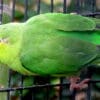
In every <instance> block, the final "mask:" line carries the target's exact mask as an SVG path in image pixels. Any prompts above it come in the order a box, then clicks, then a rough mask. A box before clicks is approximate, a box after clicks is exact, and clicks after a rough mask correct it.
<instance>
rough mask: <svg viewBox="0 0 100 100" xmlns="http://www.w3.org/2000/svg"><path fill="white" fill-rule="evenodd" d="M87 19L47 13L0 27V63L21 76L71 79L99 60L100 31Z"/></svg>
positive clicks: (78, 16)
mask: <svg viewBox="0 0 100 100" xmlns="http://www.w3.org/2000/svg"><path fill="white" fill-rule="evenodd" d="M95 27H96V24H95V22H94V21H93V20H92V19H90V18H87V17H83V16H80V15H72V14H61V13H53V14H52V13H47V14H40V15H38V16H35V17H32V18H30V19H29V20H28V21H26V22H25V23H10V24H6V25H1V26H0V38H3V39H4V38H6V39H8V41H7V43H5V42H1V43H0V53H1V54H0V62H2V63H5V64H7V65H8V66H9V67H10V68H12V69H13V70H16V71H18V72H20V73H22V74H27V75H32V74H39V75H73V74H76V73H77V72H78V71H79V70H80V69H82V68H83V67H84V66H85V65H87V64H91V62H92V61H93V60H94V59H96V58H98V57H99V54H100V52H99V50H98V48H97V45H99V44H100V30H95Z"/></svg>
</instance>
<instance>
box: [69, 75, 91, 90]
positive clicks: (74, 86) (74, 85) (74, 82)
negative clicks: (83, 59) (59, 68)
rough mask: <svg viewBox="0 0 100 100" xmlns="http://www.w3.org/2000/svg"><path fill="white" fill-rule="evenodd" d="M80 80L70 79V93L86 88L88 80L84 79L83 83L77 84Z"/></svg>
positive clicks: (76, 78)
mask: <svg viewBox="0 0 100 100" xmlns="http://www.w3.org/2000/svg"><path fill="white" fill-rule="evenodd" d="M79 80H80V78H78V77H73V78H71V79H70V91H73V90H74V89H75V90H81V89H83V88H86V87H87V86H88V84H87V83H88V82H89V80H90V79H84V80H83V81H81V82H79ZM78 82H79V83H78Z"/></svg>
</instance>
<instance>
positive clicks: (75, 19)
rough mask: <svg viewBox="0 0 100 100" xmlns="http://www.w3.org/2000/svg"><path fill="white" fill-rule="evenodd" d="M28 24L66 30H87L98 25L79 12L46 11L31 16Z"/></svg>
mask: <svg viewBox="0 0 100 100" xmlns="http://www.w3.org/2000/svg"><path fill="white" fill-rule="evenodd" d="M26 24H28V25H33V24H37V25H38V26H39V25H40V26H42V25H43V27H44V26H45V27H48V28H53V29H59V30H64V31H86V30H93V29H95V27H96V24H95V22H94V21H93V20H92V19H90V18H87V17H83V16H81V15H77V14H62V13H46V14H40V15H37V16H35V17H32V18H30V19H29V20H28V21H27V22H26Z"/></svg>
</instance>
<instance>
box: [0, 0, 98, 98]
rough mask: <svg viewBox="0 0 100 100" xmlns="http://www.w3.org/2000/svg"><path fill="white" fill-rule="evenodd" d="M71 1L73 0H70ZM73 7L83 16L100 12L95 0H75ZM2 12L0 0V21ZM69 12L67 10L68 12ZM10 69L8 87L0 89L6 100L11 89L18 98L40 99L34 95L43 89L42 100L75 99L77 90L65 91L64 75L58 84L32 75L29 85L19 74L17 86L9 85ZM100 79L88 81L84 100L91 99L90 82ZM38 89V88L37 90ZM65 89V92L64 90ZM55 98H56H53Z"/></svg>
mask: <svg viewBox="0 0 100 100" xmlns="http://www.w3.org/2000/svg"><path fill="white" fill-rule="evenodd" d="M67 1H68V0H62V9H63V11H62V13H67V12H68V7H67ZM72 1H73V0H72ZM16 2H17V0H12V7H11V8H12V15H11V21H14V17H15V7H16ZM36 2H37V10H36V14H40V13H41V4H42V3H41V2H42V0H36ZM54 2H55V0H50V10H49V12H52V13H53V12H55V5H54ZM87 2H88V3H89V4H90V6H89V11H88V12H87V11H86V13H84V12H83V13H82V6H83V4H84V6H85V4H86V3H87ZM23 3H24V21H26V20H27V19H28V8H29V6H28V3H29V0H23ZM74 6H75V7H74V9H73V11H72V12H77V13H80V14H82V15H84V16H90V17H95V16H98V15H100V12H96V0H76V2H75V5H74ZM2 13H3V0H0V21H1V22H2ZM68 13H69V12H68ZM17 74H18V73H17ZM12 76H13V74H12V71H11V70H10V71H9V79H8V88H3V89H0V92H7V93H8V94H7V100H12V99H11V92H12V91H19V95H18V97H19V100H24V99H25V100H28V99H29V100H42V99H36V96H37V94H36V93H38V92H37V91H40V90H41V91H45V92H44V95H43V100H67V99H68V98H67V96H68V97H69V99H70V100H76V99H75V96H76V94H77V91H76V90H74V91H73V92H72V93H70V92H68V91H66V90H67V89H68V88H69V85H70V83H69V82H68V81H65V80H66V78H65V77H61V78H59V80H60V83H59V84H58V83H57V84H51V83H50V79H51V77H50V76H48V77H47V78H44V77H34V78H32V84H33V85H31V86H24V79H25V77H26V76H23V75H20V74H19V76H20V78H19V80H20V86H19V87H12V86H11V82H12ZM99 82H100V80H90V82H89V83H88V88H87V90H86V91H85V92H86V94H87V98H86V100H92V93H91V91H92V84H95V83H99ZM54 87H56V88H57V89H58V87H59V91H58V90H57V91H58V92H57V93H58V94H57V95H55V96H54V97H53V98H51V92H50V91H51V89H52V88H54ZM39 89H40V90H39ZM24 90H30V95H28V96H29V97H28V98H27V97H26V98H24V97H23V94H24ZM65 91H66V92H65ZM55 98H56V99H55Z"/></svg>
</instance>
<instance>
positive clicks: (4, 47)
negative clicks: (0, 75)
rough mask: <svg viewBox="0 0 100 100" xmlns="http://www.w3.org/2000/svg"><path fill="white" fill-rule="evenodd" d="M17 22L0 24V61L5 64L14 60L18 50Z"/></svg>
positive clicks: (19, 36)
mask: <svg viewBox="0 0 100 100" xmlns="http://www.w3.org/2000/svg"><path fill="white" fill-rule="evenodd" d="M20 32H21V31H20V28H19V24H17V23H9V24H4V25H0V62H1V63H4V64H7V63H8V62H11V61H12V60H14V58H15V57H16V55H17V54H18V51H19V47H20V46H19V44H20V38H21V35H19V33H20Z"/></svg>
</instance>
